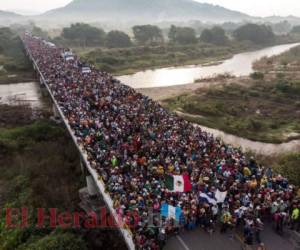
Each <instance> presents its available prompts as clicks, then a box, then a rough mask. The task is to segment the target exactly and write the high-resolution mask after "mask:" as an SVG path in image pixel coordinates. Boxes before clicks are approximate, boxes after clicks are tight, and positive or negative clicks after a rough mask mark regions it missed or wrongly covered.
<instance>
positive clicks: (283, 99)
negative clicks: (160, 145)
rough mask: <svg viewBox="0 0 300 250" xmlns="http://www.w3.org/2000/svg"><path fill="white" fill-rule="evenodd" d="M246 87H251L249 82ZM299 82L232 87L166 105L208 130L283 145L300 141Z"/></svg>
mask: <svg viewBox="0 0 300 250" xmlns="http://www.w3.org/2000/svg"><path fill="white" fill-rule="evenodd" d="M247 84H249V85H250V84H251V83H250V82H248V83H247ZM299 100H300V81H295V82H292V81H291V82H287V81H283V80H278V81H276V82H275V83H268V82H265V81H264V80H260V81H256V82H254V83H253V85H251V87H250V88H249V87H248V86H247V87H244V86H241V85H237V84H231V85H227V86H224V87H222V88H212V89H209V90H208V91H203V90H199V91H196V92H195V93H194V94H188V95H182V96H179V97H176V98H172V99H169V100H166V101H165V103H164V104H165V106H166V107H168V108H170V109H171V110H179V111H181V112H183V113H185V114H186V115H184V117H185V118H186V119H188V120H191V121H192V122H196V123H199V124H202V125H205V126H208V127H212V128H217V129H220V130H222V131H225V132H227V133H231V134H235V135H238V136H241V137H245V138H248V139H252V140H259V141H265V142H282V141H286V140H290V139H294V138H299V137H300V116H299V114H298V113H297V110H299V107H300V106H299V105H300V103H299Z"/></svg>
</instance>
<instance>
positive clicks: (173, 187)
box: [166, 175, 192, 192]
mask: <svg viewBox="0 0 300 250" xmlns="http://www.w3.org/2000/svg"><path fill="white" fill-rule="evenodd" d="M166 188H167V189H168V190H169V191H171V192H188V191H191V190H192V184H191V182H190V178H189V176H188V175H167V176H166Z"/></svg>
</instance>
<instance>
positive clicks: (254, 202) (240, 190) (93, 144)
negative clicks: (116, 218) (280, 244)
mask: <svg viewBox="0 0 300 250" xmlns="http://www.w3.org/2000/svg"><path fill="white" fill-rule="evenodd" d="M23 40H24V43H25V45H26V46H27V48H28V50H29V51H30V53H31V55H32V57H33V58H34V59H35V61H36V62H37V65H38V67H39V69H40V71H41V73H42V74H43V76H44V78H45V79H46V82H47V84H48V86H49V88H50V89H51V91H52V94H53V95H54V97H55V99H56V100H57V102H58V104H59V106H60V108H61V110H62V111H63V114H64V116H65V117H66V118H67V120H68V122H69V124H70V126H71V128H72V130H73V131H74V134H75V136H76V138H77V140H78V144H79V145H81V146H82V147H83V148H84V150H85V151H86V153H87V155H88V160H89V162H90V164H91V166H92V167H93V168H94V169H95V170H97V172H98V174H99V176H100V178H101V179H102V180H103V182H104V183H105V185H106V188H107V192H109V194H110V196H111V198H112V200H113V202H114V208H115V209H116V210H117V211H118V212H119V213H120V214H122V215H123V216H124V218H126V223H127V225H128V227H129V228H130V230H131V232H132V234H133V237H134V242H135V245H136V246H137V248H138V249H161V248H162V246H163V245H164V244H165V242H166V238H167V237H168V236H169V235H171V234H173V233H178V232H180V231H181V230H192V229H194V228H196V227H202V228H203V229H204V230H206V231H207V232H208V233H212V232H213V231H214V230H216V224H219V223H220V224H221V227H220V228H221V232H222V233H224V232H226V231H227V230H232V229H233V228H237V229H242V230H241V232H243V233H244V238H245V241H246V243H247V244H250V245H251V244H253V243H254V240H255V241H257V243H258V244H261V245H260V246H261V249H263V243H262V242H261V237H260V232H261V231H262V230H263V228H264V221H266V220H268V219H272V221H273V223H274V228H275V230H276V231H277V232H278V233H282V232H283V227H284V225H286V224H287V223H289V225H290V226H291V227H293V228H294V229H297V230H299V229H300V228H299V227H300V216H299V214H300V210H299V209H300V203H299V200H298V199H297V190H296V187H295V186H293V185H291V184H289V183H288V180H287V179H286V178H284V177H283V176H281V175H278V174H275V173H273V171H272V169H271V168H266V167H264V166H261V165H260V164H259V163H257V162H256V161H255V159H253V158H250V159H247V158H246V157H245V155H244V154H243V153H242V152H241V150H240V149H237V148H234V147H232V146H229V145H226V144H224V143H223V142H222V141H220V140H218V139H216V138H214V137H213V136H212V135H211V134H209V133H206V132H204V131H202V130H201V129H200V128H199V127H196V126H194V125H193V124H191V123H189V122H187V121H185V120H184V119H182V118H180V117H178V116H177V115H176V114H173V113H170V112H169V111H167V110H165V109H164V108H162V107H161V106H160V104H158V103H157V102H155V101H153V100H151V99H150V98H148V97H147V96H144V95H142V94H140V93H138V92H136V91H135V90H134V89H132V88H130V87H128V86H125V85H123V84H121V83H120V82H119V81H118V80H116V79H114V78H113V77H112V76H111V75H110V74H108V73H105V72H101V71H98V70H96V69H94V68H93V67H92V66H90V69H91V70H90V71H89V72H83V71H82V67H84V66H85V67H86V65H84V64H83V63H82V62H81V61H80V59H79V58H78V57H77V56H76V55H72V60H66V59H65V58H63V57H62V53H64V52H66V50H64V49H61V48H57V47H55V46H49V45H48V44H46V43H44V42H43V40H41V39H39V38H35V37H32V36H30V35H29V34H27V35H24V37H23ZM168 176H188V181H189V184H190V188H189V190H188V191H186V192H182V191H178V192H176V191H174V190H169V189H168V187H167V185H166V178H167V177H168ZM176 185H183V183H177V184H176ZM217 191H218V192H221V193H223V194H225V197H224V199H223V200H222V202H218V200H217V199H216V197H215V194H216V192H217ZM163 204H167V205H168V206H169V207H171V208H180V219H178V220H177V219H176V218H175V217H174V216H170V217H168V216H165V217H164V219H163V220H162V221H161V220H160V216H157V217H155V216H154V219H153V220H149V216H151V215H152V214H153V213H154V214H155V213H156V214H160V211H161V208H162V205H163ZM134 214H138V219H136V217H135V216H134Z"/></svg>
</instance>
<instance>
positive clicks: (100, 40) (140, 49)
mask: <svg viewBox="0 0 300 250" xmlns="http://www.w3.org/2000/svg"><path fill="white" fill-rule="evenodd" d="M232 34H234V36H232ZM289 41H292V38H291V37H289V36H282V37H277V36H275V35H274V33H273V32H272V30H271V28H270V27H269V26H266V25H256V24H246V25H242V26H239V27H238V28H237V29H235V30H234V31H231V32H226V31H225V30H224V29H223V28H222V27H220V26H213V27H212V28H210V29H209V28H207V29H204V30H202V31H201V35H200V36H199V35H197V32H196V30H195V29H194V28H192V27H179V26H175V25H171V26H170V27H169V28H168V29H166V30H162V29H161V28H159V27H158V26H154V25H138V26H134V27H132V37H130V36H129V35H128V34H126V33H124V32H122V31H118V30H113V31H110V32H108V33H105V32H104V31H103V30H102V29H100V28H96V27H93V26H91V25H88V24H83V23H77V24H73V25H71V26H70V27H68V28H64V29H63V31H62V34H61V36H59V37H56V38H55V39H54V42H55V43H58V44H60V45H62V46H69V47H72V48H74V49H75V50H76V52H77V53H79V54H80V55H81V56H82V58H83V59H84V60H86V61H88V62H90V63H93V64H95V65H96V66H97V67H98V68H99V69H101V70H105V71H108V72H110V73H115V74H126V73H134V72H136V71H140V70H145V69H149V68H155V67H167V66H178V65H186V64H199V63H203V62H204V63H206V62H210V61H219V60H222V59H224V58H228V57H230V56H232V54H233V53H238V52H241V51H245V50H250V49H257V48H261V47H263V46H267V45H274V44H278V43H287V42H289Z"/></svg>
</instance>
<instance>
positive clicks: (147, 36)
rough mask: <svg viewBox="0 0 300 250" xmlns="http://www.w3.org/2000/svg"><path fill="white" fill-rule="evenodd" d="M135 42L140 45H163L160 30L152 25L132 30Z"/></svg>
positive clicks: (136, 27)
mask: <svg viewBox="0 0 300 250" xmlns="http://www.w3.org/2000/svg"><path fill="white" fill-rule="evenodd" d="M132 30H133V34H134V38H135V40H136V41H137V42H138V43H139V44H142V45H147V44H159V43H163V41H164V37H163V34H162V30H161V29H160V28H159V27H157V26H153V25H140V26H134V27H133V28H132Z"/></svg>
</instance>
